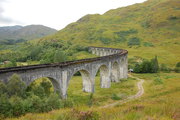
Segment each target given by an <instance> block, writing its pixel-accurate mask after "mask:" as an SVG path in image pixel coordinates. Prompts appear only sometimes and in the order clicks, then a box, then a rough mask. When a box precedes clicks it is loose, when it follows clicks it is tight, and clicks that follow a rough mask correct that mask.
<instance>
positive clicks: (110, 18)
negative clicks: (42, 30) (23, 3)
mask: <svg viewBox="0 0 180 120" xmlns="http://www.w3.org/2000/svg"><path fill="white" fill-rule="evenodd" d="M179 6H180V2H179V0H148V1H146V2H144V3H140V4H135V5H131V6H127V7H123V8H117V9H113V10H109V11H107V12H106V13H104V14H103V15H99V14H94V15H86V16H84V17H82V18H80V19H79V20H78V21H76V22H74V23H71V24H69V25H68V26H66V27H65V28H64V29H62V30H60V31H58V32H57V33H56V34H54V35H52V36H48V37H45V38H42V39H40V40H39V42H57V41H71V42H72V43H73V44H81V45H95V46H106V47H118V48H124V49H128V50H129V55H130V57H133V56H141V57H144V58H152V57H153V56H155V55H157V56H159V60H160V62H161V63H168V64H170V65H171V66H172V65H174V64H175V63H176V62H178V60H179V59H180V54H179V51H180V41H179V39H180V24H179V23H180V14H179V13H180V7H179Z"/></svg>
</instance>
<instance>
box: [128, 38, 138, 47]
mask: <svg viewBox="0 0 180 120" xmlns="http://www.w3.org/2000/svg"><path fill="white" fill-rule="evenodd" d="M134 45H140V39H139V38H137V37H133V38H130V39H129V41H128V46H134Z"/></svg>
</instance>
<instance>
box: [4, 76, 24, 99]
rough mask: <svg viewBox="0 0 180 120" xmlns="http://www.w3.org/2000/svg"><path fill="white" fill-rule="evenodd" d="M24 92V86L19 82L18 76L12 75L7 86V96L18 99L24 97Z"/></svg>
mask: <svg viewBox="0 0 180 120" xmlns="http://www.w3.org/2000/svg"><path fill="white" fill-rule="evenodd" d="M25 90H26V85H25V83H24V82H23V81H21V79H20V76H19V75H17V74H13V75H12V76H11V77H10V80H9V82H8V84H7V91H8V94H9V96H12V95H17V96H20V97H24V95H25Z"/></svg>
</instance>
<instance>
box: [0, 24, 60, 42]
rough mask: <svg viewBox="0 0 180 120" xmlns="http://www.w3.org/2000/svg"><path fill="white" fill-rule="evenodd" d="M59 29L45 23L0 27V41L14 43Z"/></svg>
mask: <svg viewBox="0 0 180 120" xmlns="http://www.w3.org/2000/svg"><path fill="white" fill-rule="evenodd" d="M55 32H57V30H55V29H52V28H49V27H46V26H43V25H28V26H24V27H23V26H5V27H0V43H1V44H13V43H16V42H22V41H27V40H32V39H37V38H41V37H44V36H47V35H51V34H53V33H55Z"/></svg>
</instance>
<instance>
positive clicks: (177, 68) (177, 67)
mask: <svg viewBox="0 0 180 120" xmlns="http://www.w3.org/2000/svg"><path fill="white" fill-rule="evenodd" d="M174 71H175V72H177V73H180V62H178V63H177V64H176V67H175V69H174Z"/></svg>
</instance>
